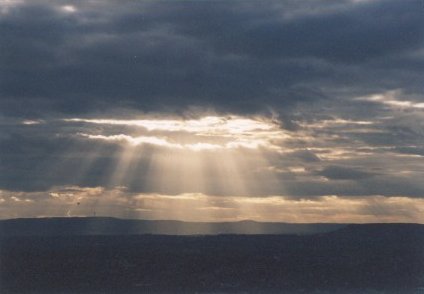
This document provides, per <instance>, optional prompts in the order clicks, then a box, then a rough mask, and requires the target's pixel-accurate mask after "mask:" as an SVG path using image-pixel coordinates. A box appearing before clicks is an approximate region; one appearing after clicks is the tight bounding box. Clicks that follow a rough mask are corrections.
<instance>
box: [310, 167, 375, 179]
mask: <svg viewBox="0 0 424 294" xmlns="http://www.w3.org/2000/svg"><path fill="white" fill-rule="evenodd" d="M318 175H321V176H324V177H326V178H327V179H332V180H360V179H364V178H368V177H372V176H374V175H375V174H373V173H370V172H364V171H361V170H357V169H354V168H347V167H343V166H327V167H325V168H324V169H323V170H321V171H319V172H318Z"/></svg>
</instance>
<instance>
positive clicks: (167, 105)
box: [0, 0, 424, 222]
mask: <svg viewBox="0 0 424 294" xmlns="http://www.w3.org/2000/svg"><path fill="white" fill-rule="evenodd" d="M423 12H424V6H423V3H422V1H419V0H408V1H402V0H397V1H394V0H384V1H379V0H375V1H373V0H369V1H365V0H363V1H354V0H337V1H328V0H326V1H321V0H316V1H295V0H287V1H267V2H266V4H264V3H259V2H258V1H106V0H104V1H59V0H57V1H48V0H45V1H43V0H34V1H24V0H22V1H21V0H10V1H0V36H1V37H0V217H1V218H7V217H19V216H42V215H66V214H69V211H70V209H71V208H72V205H74V206H75V205H78V206H81V207H80V208H79V213H80V214H81V215H87V214H90V212H89V211H92V207H93V206H95V203H103V205H107V206H108V207H110V208H109V209H103V210H102V211H103V213H104V214H106V215H115V216H121V217H142V218H143V217H147V218H163V217H164V215H165V216H166V215H169V214H166V211H167V209H168V210H169V211H173V209H169V207H171V206H170V204H169V203H173V201H177V200H178V199H180V200H181V201H182V202H181V203H184V204H180V206H179V207H180V208H181V207H186V206H187V205H188V206H189V207H193V209H192V211H197V212H196V213H193V212H191V214H190V212H189V211H186V210H185V209H183V210H181V211H184V213H183V212H181V213H180V214H172V215H171V216H172V217H174V218H179V219H190V220H196V219H202V220H219V219H241V218H254V219H258V220H289V221H302V220H303V221H328V220H331V221H379V220H380V221H396V220H397V221H416V222H424V219H423V218H422V217H420V216H419V215H422V214H421V212H423V213H424V204H423V202H422V201H423V200H422V199H424V181H423V180H422V179H423V177H424V94H423V93H424V86H423V85H424V79H423V76H424V17H423ZM204 117H209V118H211V121H212V122H213V123H211V125H206V126H205V127H204V129H199V128H197V129H196V128H194V127H193V124H198V121H199V120H200V121H201V119H202V118H204ZM140 120H143V121H144V122H143V123H140ZM137 121H138V123H137ZM145 121H148V122H145ZM169 121H171V125H170V126H171V127H172V126H173V128H174V129H172V128H171V129H170V128H169V125H166V126H167V127H160V125H161V124H165V123H169ZM172 121H173V122H174V125H172ZM178 121H181V122H183V121H186V122H187V121H189V122H190V121H191V122H192V123H191V124H190V123H185V124H183V125H178V124H179V123H178ZM214 121H216V122H214ZM175 122H176V123H175ZM158 124H159V127H158ZM175 124H177V125H178V127H175ZM152 125H154V126H153V127H152ZM227 125H229V126H232V127H234V126H235V127H236V130H237V128H239V129H238V130H241V129H240V128H244V129H242V130H243V131H234V129H231V128H228V129H226V128H224V127H225V126H227ZM242 125H243V127H242ZM217 126H219V127H217ZM223 126H224V127H223ZM246 126H248V128H247V129H246ZM249 126H252V127H251V128H250V129H249ZM69 190H71V191H72V192H69ZM93 191H94V192H93ZM99 191H100V192H99ZM90 193H91V194H90ZM93 193H94V194H93ZM52 195H53V196H52ZM93 195H94V196H93ZM101 195H104V198H103V200H102V198H101V197H102V196H101ZM114 195H115V196H114ZM154 195H156V196H154ZM187 195H190V197H192V198H190V197H189V198H187V197H188V196H187ZM193 195H194V196H193ZM195 195H197V197H198V198H196V197H195ZM90 197H91V198H90ZM93 197H94V198H93ZM143 197H144V198H145V199H155V200H154V201H156V202H155V203H156V204H157V205H156V206H155V205H153V206H152V205H150V206H149V207H147V208H146V207H145V204H143V203H144V202H143V201H141V200H140V199H144V198H143ZM155 197H156V198H155ZM167 197H175V198H167ZM178 197H180V198H178ZM181 197H182V198H181ZM193 197H194V198H193ZM276 197H277V198H276ZM331 197H333V198H331ZM334 197H335V198H334ZM49 199H50V200H49ZM85 199H88V200H87V201H85ZM93 199H95V200H93ZM187 199H188V200H187ZM193 199H197V200H193ZM205 199H206V200H205ZM237 199H238V200H237ZM240 199H241V200H240ZM249 199H251V200H249ZM261 199H264V200H263V202H261ZM276 199H279V200H278V201H277V200H276ZM180 200H178V201H180ZM140 201H141V202H140ZM152 201H153V200H152ZM196 201H197V202H196ZM198 201H200V202H201V203H202V205H200V204H199V202H198ZM202 201H203V202H202ZM243 201H244V202H243ZM252 201H253V202H252ZM255 201H259V202H255ZM284 201H286V202H284ZM308 201H312V202H308ZM349 201H351V202H349ZM211 202H212V204H213V205H210V203H211ZM123 203H124V204H123ZM149 203H150V202H149ZM164 203H168V204H164ZM235 203H237V204H235ZM240 203H244V204H243V205H242V204H240ZM252 203H253V204H252ZM311 203H312V204H314V203H315V204H316V205H315V204H314V205H312V204H311ZM311 205H312V206H311ZM351 205H353V206H351ZM47 206H48V207H49V209H48V210H46V208H45V207H47ZM349 206H351V207H355V208H354V209H353V208H352V209H349V210H346V209H347V208H346V207H349ZM113 207H115V208H114V209H112V208H113ZM240 207H245V208H246V209H245V210H244V211H243V212H241V208H240ZM255 207H256V208H257V209H258V211H255V209H254V208H255ZM287 207H291V209H293V211H298V215H297V217H295V216H293V213H292V212H291V214H290V215H289V214H287V213H289V212H288V210H287ZM337 207H339V210H337ZM174 208H175V207H174ZM236 208H237V209H236ZM296 209H297V210H296ZM71 210H72V209H71ZM118 210H119V211H120V212H117V211H118ZM128 211H129V212H128ZM160 211H162V212H161V213H162V214H161V213H156V212H160ZM164 211H165V212H164ZM199 211H200V212H199ZM203 211H207V212H208V215H209V218H205V217H202V216H204V214H202V213H201V212H203ZM317 211H319V212H320V213H318V212H317ZM343 211H344V213H345V215H344V216H340V215H342V214H343ZM155 213H156V214H155ZM285 213H286V214H285Z"/></svg>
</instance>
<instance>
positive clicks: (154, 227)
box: [0, 217, 346, 236]
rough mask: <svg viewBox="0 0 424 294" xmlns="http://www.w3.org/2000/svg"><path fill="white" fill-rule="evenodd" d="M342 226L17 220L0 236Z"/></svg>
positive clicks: (303, 230)
mask: <svg viewBox="0 0 424 294" xmlns="http://www.w3.org/2000/svg"><path fill="white" fill-rule="evenodd" d="M345 226H346V224H322V223H311V224H297V223H266V222H256V221H251V220H243V221H238V222H210V223H207V222H184V221H174V220H135V219H119V218H113V217H65V218H64V217H51V218H21V219H9V220H2V221H0V235H1V236H36V235H138V234H164V235H209V234H211V235H216V234H297V235H307V234H317V233H326V232H331V231H335V230H338V229H340V228H343V227H345Z"/></svg>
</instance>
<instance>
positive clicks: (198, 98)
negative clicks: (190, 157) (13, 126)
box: [0, 1, 424, 117]
mask: <svg viewBox="0 0 424 294" xmlns="http://www.w3.org/2000/svg"><path fill="white" fill-rule="evenodd" d="M65 4H67V5H74V7H75V11H74V12H70V11H65V10H63V9H61V5H65ZM419 7H420V2H419V1H407V2H400V1H370V2H369V3H361V4H353V3H351V2H348V1H345V2H344V3H342V4H340V3H339V4H337V3H334V2H328V1H327V2H320V3H319V4H317V3H315V4H308V3H302V4H299V3H297V4H296V3H295V2H293V1H286V2H283V3H279V2H270V3H269V5H264V6H261V7H259V6H258V5H256V4H255V2H249V1H247V2H246V1H233V2H230V3H227V2H203V1H202V2H194V1H193V2H186V1H184V2H166V3H165V2H153V1H152V2H150V1H148V2H140V3H130V2H129V3H127V2H124V3H120V4H118V3H116V2H113V1H111V2H108V1H105V2H101V3H99V2H92V3H84V2H72V1H71V2H62V1H31V2H25V3H23V4H21V5H17V6H16V7H12V8H10V9H9V11H8V12H7V13H4V14H3V15H2V16H1V19H0V22H1V26H0V27H1V29H0V34H1V35H2V40H1V48H2V54H1V56H2V59H1V63H2V68H1V76H2V79H1V88H2V97H1V107H2V109H3V111H4V112H5V113H6V115H13V113H16V114H17V115H20V116H26V117H31V116H44V115H47V114H46V111H48V112H51V113H58V112H59V113H66V114H68V115H75V114H76V113H90V112H92V111H94V110H97V111H99V110H100V111H106V110H110V109H113V108H116V107H123V108H136V109H139V110H144V111H152V110H156V111H172V110H178V109H179V110H181V109H185V108H186V107H187V106H201V107H211V108H215V109H218V110H220V111H224V112H225V111H229V112H239V113H243V112H250V113H251V112H257V111H261V110H262V111H263V110H266V109H267V107H273V108H276V109H277V111H283V112H284V111H286V112H289V111H287V110H286V109H287V108H290V107H291V106H292V105H294V104H297V103H299V102H310V101H314V100H315V101H316V100H321V99H323V98H324V99H328V98H334V97H332V95H330V94H329V93H326V92H328V88H332V89H336V90H337V89H339V88H343V87H346V85H351V84H352V82H354V83H355V87H356V88H357V91H358V92H364V91H365V92H366V91H367V89H368V91H371V89H377V88H380V89H381V88H384V87H391V88H399V87H401V88H408V87H411V89H412V90H414V89H415V87H417V86H416V83H415V82H414V79H413V77H414V68H415V71H416V66H417V65H416V64H415V63H413V62H412V61H410V62H409V64H410V66H411V68H413V70H412V71H410V75H411V76H409V77H408V79H405V78H403V77H402V76H403V75H402V74H397V73H396V71H395V70H396V68H393V66H392V68H390V70H387V62H390V60H391V58H395V59H396V60H398V62H399V63H401V64H399V65H398V66H399V67H401V66H402V68H404V67H405V63H402V62H401V60H403V59H408V60H411V58H412V60H416V59H417V58H415V59H414V58H413V57H411V52H414V51H415V50H418V49H419V48H421V45H422V41H423V27H424V26H423V21H422V17H421V13H420V9H419ZM111 11H114V12H113V13H111ZM290 12H293V13H290ZM374 63H377V64H379V66H380V67H384V66H385V65H386V69H385V70H384V71H383V70H379V69H378V68H374V65H373V64H374ZM404 70H405V69H404ZM406 70H408V69H406ZM374 74H378V75H379V80H375V79H372V83H370V82H369V80H368V78H369V77H370V76H371V77H372V76H373V75H374ZM417 74H418V73H417ZM380 80H381V81H380ZM383 80H384V82H383ZM408 81H410V82H408ZM401 82H402V83H403V84H402V85H399V83H401ZM387 83H388V84H387ZM324 88H326V89H327V90H325V91H324V90H323V89H324ZM23 105H25V106H26V109H25V110H24V109H22V106H23Z"/></svg>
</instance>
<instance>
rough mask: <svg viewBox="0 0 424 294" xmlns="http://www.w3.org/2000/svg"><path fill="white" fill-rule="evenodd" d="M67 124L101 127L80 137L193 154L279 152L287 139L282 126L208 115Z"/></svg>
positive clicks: (250, 119) (243, 118)
mask: <svg viewBox="0 0 424 294" xmlns="http://www.w3.org/2000/svg"><path fill="white" fill-rule="evenodd" d="M64 121H65V122H69V123H72V122H73V123H84V124H88V125H91V124H95V125H101V126H102V127H103V128H102V130H101V131H102V133H94V132H93V131H91V132H88V131H89V130H90V129H89V128H87V129H84V132H79V133H78V135H79V136H81V137H84V138H87V139H91V140H102V141H107V142H111V143H113V142H114V143H124V144H125V143H127V144H130V145H133V146H138V145H144V144H148V145H155V146H159V147H165V148H172V149H180V150H184V149H185V150H192V151H202V150H220V149H236V148H247V149H257V148H260V147H263V148H269V149H278V148H279V147H278V145H276V142H277V141H279V140H283V139H284V138H286V137H287V134H286V133H285V132H284V131H283V130H282V129H281V128H280V126H279V125H278V124H276V123H274V122H272V121H270V120H266V119H253V118H245V117H240V116H228V117H224V116H206V117H203V118H200V119H189V120H184V119H181V120H177V119H142V120H114V119H82V118H72V119H65V120H64ZM117 126H120V127H121V128H124V131H126V132H125V133H124V132H122V130H120V131H121V132H120V133H116V132H114V131H113V128H114V127H117ZM108 128H109V129H108ZM125 128H127V129H125ZM96 131H97V132H98V130H96Z"/></svg>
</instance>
